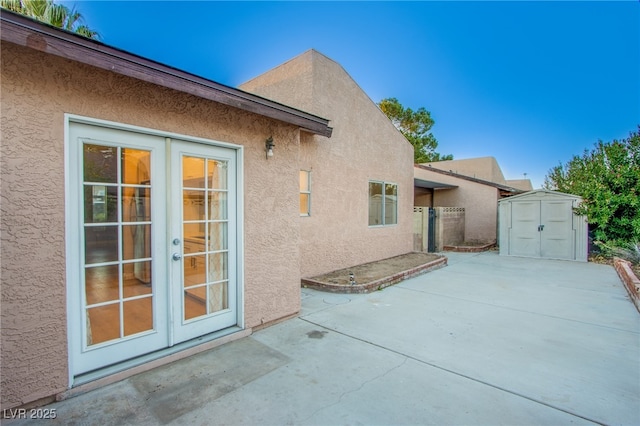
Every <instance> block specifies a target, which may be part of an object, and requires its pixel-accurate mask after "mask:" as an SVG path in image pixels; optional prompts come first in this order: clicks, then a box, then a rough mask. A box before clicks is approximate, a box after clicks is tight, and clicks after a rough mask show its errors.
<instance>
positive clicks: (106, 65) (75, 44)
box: [0, 9, 333, 137]
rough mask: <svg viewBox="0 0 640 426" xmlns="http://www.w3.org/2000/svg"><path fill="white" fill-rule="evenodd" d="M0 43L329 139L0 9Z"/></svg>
mask: <svg viewBox="0 0 640 426" xmlns="http://www.w3.org/2000/svg"><path fill="white" fill-rule="evenodd" d="M0 23H1V28H2V30H1V31H0V37H1V40H2V41H3V42H5V41H6V42H10V43H14V44H17V45H20V46H24V47H28V48H31V49H35V50H38V51H41V52H44V53H47V54H51V55H56V56H60V57H62V58H65V59H69V60H73V61H76V62H80V63H83V64H87V65H91V66H94V67H97V68H101V69H104V70H108V71H111V72H115V73H118V74H122V75H126V76H129V77H132V78H136V79H138V80H142V81H146V82H149V83H153V84H157V85H159V86H163V87H167V88H170V89H174V90H177V91H180V92H183V93H188V94H191V95H194V96H197V97H200V98H203V99H208V100H211V101H214V102H218V103H220V104H224V105H228V106H232V107H234V108H238V109H241V110H244V111H248V112H252V113H255V114H259V115H262V116H265V117H269V118H272V119H275V120H279V121H283V122H285V123H288V124H292V125H295V126H298V127H299V128H301V129H302V130H305V131H307V132H310V133H313V134H317V135H321V136H326V137H331V133H332V130H333V129H332V128H331V127H329V120H327V119H325V118H322V117H318V116H316V115H313V114H309V113H307V112H304V111H301V110H299V109H296V108H292V107H289V106H287V105H284V104H280V103H278V102H274V101H271V100H269V99H266V98H263V97H260V96H257V95H254V94H251V93H247V92H244V91H242V90H240V89H235V88H233V87H229V86H225V85H223V84H220V83H216V82H215V81H212V80H207V79H205V78H202V77H199V76H197V75H194V74H190V73H188V72H185V71H181V70H179V69H176V68H173V67H170V66H167V65H164V64H161V63H159V62H155V61H152V60H150V59H146V58H143V57H141V56H138V55H134V54H132V53H129V52H126V51H124V50H120V49H116V48H114V47H111V46H108V45H106V44H104V43H101V42H99V41H96V40H92V39H89V38H86V37H82V36H79V35H76V34H74V33H71V32H69V31H64V30H61V29H58V28H55V27H52V26H50V25H46V24H43V23H41V22H38V21H34V20H33V19H30V18H27V17H24V16H22V15H18V14H16V13H13V12H9V11H7V10H5V9H0Z"/></svg>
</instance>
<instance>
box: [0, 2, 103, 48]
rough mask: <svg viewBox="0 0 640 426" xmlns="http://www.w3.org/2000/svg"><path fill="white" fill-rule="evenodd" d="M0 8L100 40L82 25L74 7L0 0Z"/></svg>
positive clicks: (94, 32)
mask: <svg viewBox="0 0 640 426" xmlns="http://www.w3.org/2000/svg"><path fill="white" fill-rule="evenodd" d="M0 7H2V8H4V9H7V10H10V11H12V12H16V13H19V14H21V15H24V16H28V17H29V18H32V19H35V20H37V21H40V22H44V23H45V24H49V25H53V26H54V27H58V28H62V29H64V30H67V31H71V32H74V33H77V34H80V35H82V36H85V37H87V38H92V39H99V38H100V34H98V32H97V31H94V30H92V29H91V28H89V27H87V26H86V25H84V24H83V23H82V21H83V18H82V15H81V14H80V12H78V11H76V10H75V7H74V8H73V9H69V8H68V7H66V6H64V5H62V4H56V3H54V2H53V0H0Z"/></svg>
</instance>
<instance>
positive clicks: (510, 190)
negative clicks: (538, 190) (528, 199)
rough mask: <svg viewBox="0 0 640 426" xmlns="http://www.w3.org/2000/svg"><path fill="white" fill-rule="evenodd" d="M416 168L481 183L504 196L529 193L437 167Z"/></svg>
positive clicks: (418, 166)
mask: <svg viewBox="0 0 640 426" xmlns="http://www.w3.org/2000/svg"><path fill="white" fill-rule="evenodd" d="M414 166H415V167H417V168H418V169H423V170H429V171H430V172H436V173H440V174H443V175H447V176H451V177H455V178H458V179H464V180H468V181H471V182H475V183H479V184H481V185H488V186H493V187H494V188H497V189H499V190H500V191H502V192H503V193H506V194H504V195H507V194H511V195H513V194H520V193H522V192H527V191H523V190H522V189H518V188H513V187H511V186H506V185H501V184H499V183H495V182H490V181H488V180H483V179H478V178H474V177H471V176H465V175H461V174H458V173H454V172H449V171H446V170H440V169H436V168H435V167H431V166H424V165H422V164H414Z"/></svg>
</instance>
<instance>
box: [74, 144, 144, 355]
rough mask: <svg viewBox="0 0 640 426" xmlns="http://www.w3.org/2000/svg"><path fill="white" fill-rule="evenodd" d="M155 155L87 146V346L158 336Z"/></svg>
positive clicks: (85, 195)
mask: <svg viewBox="0 0 640 426" xmlns="http://www.w3.org/2000/svg"><path fill="white" fill-rule="evenodd" d="M150 161H151V153H150V151H146V150H137V149H130V148H123V147H118V146H103V145H92V144H84V146H83V170H84V174H83V177H84V181H83V187H84V189H83V194H84V201H83V203H84V208H83V210H84V248H85V256H84V266H85V274H84V291H85V298H84V302H85V304H84V308H85V312H86V343H87V346H91V345H95V344H98V343H104V342H109V341H114V340H118V339H122V338H124V337H126V336H129V335H132V334H137V333H140V332H145V331H149V330H153V327H154V325H153V297H154V295H153V283H152V280H151V262H152V253H151V228H152V222H151V176H150V172H149V171H150V168H149V167H150Z"/></svg>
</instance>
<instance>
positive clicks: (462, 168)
mask: <svg viewBox="0 0 640 426" xmlns="http://www.w3.org/2000/svg"><path fill="white" fill-rule="evenodd" d="M423 165H425V166H431V167H434V168H436V169H440V170H445V171H449V172H453V173H456V174H459V175H464V176H468V177H472V178H477V179H481V180H484V181H488V182H493V183H497V184H499V185H504V186H508V187H512V188H516V189H520V190H522V191H531V190H532V189H533V187H532V185H531V181H530V180H529V179H512V180H507V179H505V178H504V175H503V174H502V169H501V168H500V166H499V165H498V161H497V160H496V159H495V158H494V157H478V158H465V159H460V160H446V161H434V162H431V163H423Z"/></svg>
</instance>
